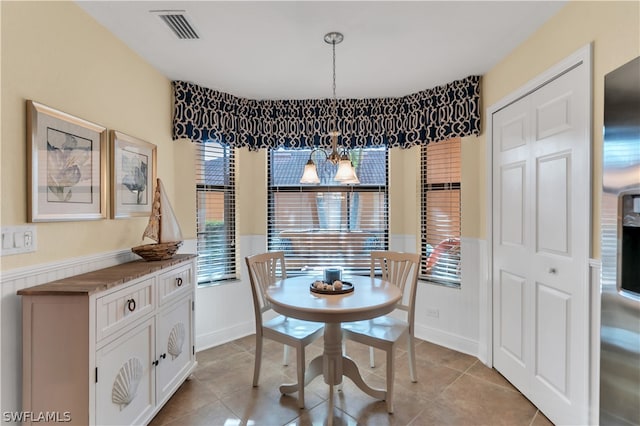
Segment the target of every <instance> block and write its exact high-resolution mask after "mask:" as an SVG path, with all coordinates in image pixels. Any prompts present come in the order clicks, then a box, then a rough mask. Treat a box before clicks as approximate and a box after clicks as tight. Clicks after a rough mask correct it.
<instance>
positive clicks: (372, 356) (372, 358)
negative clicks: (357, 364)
mask: <svg viewBox="0 0 640 426" xmlns="http://www.w3.org/2000/svg"><path fill="white" fill-rule="evenodd" d="M369 366H370V367H371V368H374V367H375V366H376V354H375V352H374V350H373V346H369Z"/></svg>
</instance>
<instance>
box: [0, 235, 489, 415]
mask: <svg viewBox="0 0 640 426" xmlns="http://www.w3.org/2000/svg"><path fill="white" fill-rule="evenodd" d="M416 246H417V244H416V237H415V236H414V235H392V236H391V237H390V249H391V250H397V251H408V252H411V251H415V247H416ZM239 247H240V251H239V253H238V255H239V257H238V265H239V268H240V272H241V273H240V280H237V281H232V282H229V283H227V284H222V285H216V286H209V287H200V288H198V289H197V290H196V320H195V326H196V350H202V349H206V348H209V347H213V346H218V345H220V344H222V343H226V342H229V341H231V340H235V339H237V338H240V337H243V336H246V335H249V334H252V333H254V331H255V323H254V318H253V301H252V298H251V289H250V284H249V280H248V276H247V271H246V265H245V261H244V257H245V256H247V255H250V254H255V253H261V252H264V251H266V247H267V243H266V237H265V236H264V235H249V236H241V237H240V241H239ZM194 249H195V241H185V244H184V245H183V247H182V248H181V250H180V252H183V253H192V252H194ZM461 250H462V257H463V263H462V286H461V288H459V289H456V288H449V287H444V286H439V285H434V284H430V283H426V282H420V283H419V286H418V294H417V298H418V300H417V311H416V336H417V337H418V338H420V339H424V340H428V341H431V342H433V343H437V344H439V345H443V346H446V347H449V348H451V349H455V350H458V351H460V352H464V353H467V354H470V355H474V356H477V355H478V336H479V333H478V323H479V321H478V314H479V313H478V309H479V306H478V288H479V286H478V283H479V282H480V280H483V279H484V280H486V267H485V265H484V263H486V242H485V241H484V240H478V239H473V238H462V240H461ZM137 258H138V257H137V256H136V255H134V254H133V253H131V252H130V251H129V250H121V251H115V252H111V253H102V254H97V255H91V256H86V257H82V258H76V259H70V260H66V261H63V262H56V263H51V264H45V265H37V266H34V267H29V268H22V269H16V270H11V271H8V272H6V273H3V275H2V280H1V286H0V288H1V290H2V305H1V306H2V307H1V309H0V313H1V315H2V324H1V333H2V334H1V336H0V337H1V343H2V358H1V359H0V362H1V363H2V364H1V367H2V389H1V393H0V395H1V397H2V400H1V403H2V410H3V411H11V410H19V409H20V406H21V393H22V390H21V389H22V384H21V371H22V340H21V330H22V308H21V304H20V297H19V296H17V295H16V292H17V291H18V290H20V289H23V288H26V287H31V286H34V285H38V284H42V283H45V282H49V281H53V280H56V279H61V278H65V277H69V276H73V275H78V274H82V273H85V272H90V271H93V270H96V269H101V268H106V267H109V266H114V265H117V264H120V263H124V262H128V261H130V260H134V259H137ZM434 309H435V310H437V311H438V317H437V318H436V317H433V316H429V315H427V314H428V312H433V310H434Z"/></svg>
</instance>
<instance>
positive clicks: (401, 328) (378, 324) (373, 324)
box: [342, 315, 409, 344]
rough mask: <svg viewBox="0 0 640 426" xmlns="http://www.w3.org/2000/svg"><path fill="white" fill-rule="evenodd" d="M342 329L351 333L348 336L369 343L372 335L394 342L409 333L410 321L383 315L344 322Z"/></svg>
mask: <svg viewBox="0 0 640 426" xmlns="http://www.w3.org/2000/svg"><path fill="white" fill-rule="evenodd" d="M342 330H343V331H344V332H345V335H346V334H349V336H348V338H349V339H350V340H354V341H356V342H360V343H365V344H368V341H369V340H370V338H371V337H373V338H375V339H377V340H384V341H387V342H389V343H393V342H395V341H397V340H400V338H401V337H402V336H403V335H405V334H407V331H409V323H408V322H407V321H404V320H401V319H397V318H393V317H390V316H387V315H385V316H382V317H378V318H374V319H371V320H365V321H355V322H349V323H344V324H343V326H342Z"/></svg>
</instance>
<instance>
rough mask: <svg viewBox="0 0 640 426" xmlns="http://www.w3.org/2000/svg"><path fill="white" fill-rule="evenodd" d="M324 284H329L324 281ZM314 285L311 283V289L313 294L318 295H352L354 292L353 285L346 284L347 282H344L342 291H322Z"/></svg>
mask: <svg viewBox="0 0 640 426" xmlns="http://www.w3.org/2000/svg"><path fill="white" fill-rule="evenodd" d="M323 283H324V284H328V283H326V282H324V281H323ZM313 284H314V283H311V286H310V287H309V288H310V289H311V292H312V293H318V294H345V293H351V292H352V291H353V284H351V283H350V282H346V281H342V288H341V289H340V290H331V289H327V290H325V289H321V288H316V287H314V285H313Z"/></svg>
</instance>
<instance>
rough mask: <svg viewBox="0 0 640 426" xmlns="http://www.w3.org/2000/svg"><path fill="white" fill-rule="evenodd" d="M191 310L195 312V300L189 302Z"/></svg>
mask: <svg viewBox="0 0 640 426" xmlns="http://www.w3.org/2000/svg"><path fill="white" fill-rule="evenodd" d="M191 310H192V311H195V310H196V302H195V300H192V301H191Z"/></svg>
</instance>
